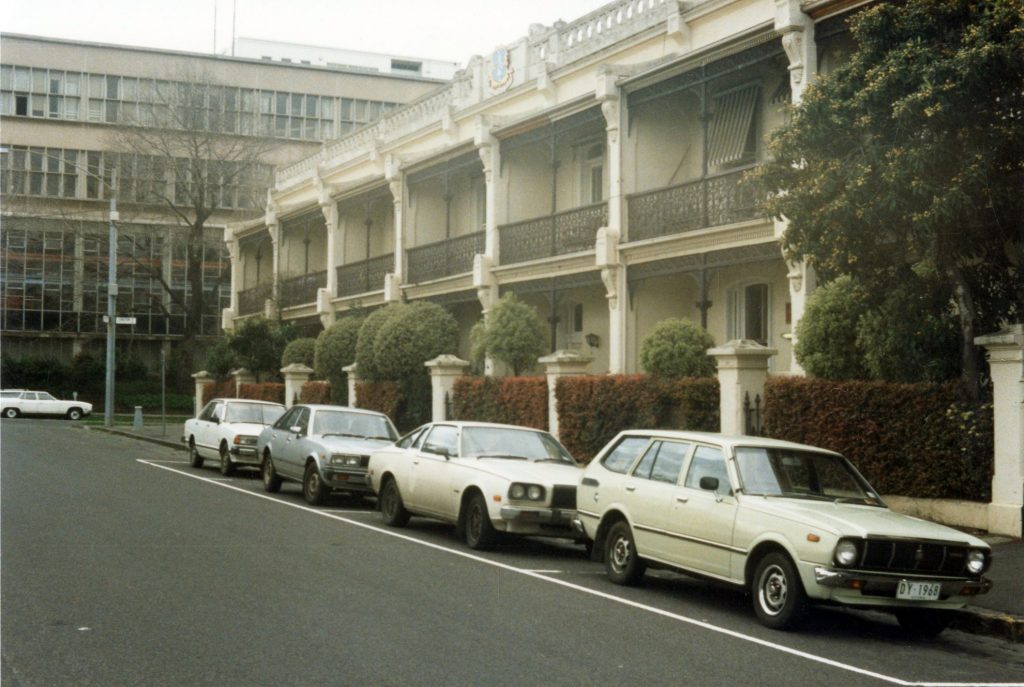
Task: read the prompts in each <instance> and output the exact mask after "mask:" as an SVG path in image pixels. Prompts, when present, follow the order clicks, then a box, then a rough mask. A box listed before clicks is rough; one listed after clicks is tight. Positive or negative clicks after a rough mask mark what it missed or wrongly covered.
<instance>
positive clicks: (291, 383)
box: [281, 363, 313, 408]
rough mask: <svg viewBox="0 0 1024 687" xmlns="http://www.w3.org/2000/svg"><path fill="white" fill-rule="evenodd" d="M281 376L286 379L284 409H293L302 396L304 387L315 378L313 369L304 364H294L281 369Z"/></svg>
mask: <svg viewBox="0 0 1024 687" xmlns="http://www.w3.org/2000/svg"><path fill="white" fill-rule="evenodd" d="M281 375H282V376H283V377H284V407H285V408H291V407H292V406H293V405H295V402H296V399H298V398H299V397H300V396H301V395H302V385H303V384H305V383H306V382H308V381H309V378H310V377H312V376H313V368H310V367H306V366H305V365H303V364H302V363H292V364H291V365H288V366H287V367H283V368H281Z"/></svg>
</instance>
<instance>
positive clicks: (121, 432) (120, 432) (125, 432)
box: [85, 426, 188, 451]
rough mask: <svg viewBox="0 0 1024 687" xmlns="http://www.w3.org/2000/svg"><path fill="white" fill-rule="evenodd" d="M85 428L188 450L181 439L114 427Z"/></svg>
mask: <svg viewBox="0 0 1024 687" xmlns="http://www.w3.org/2000/svg"><path fill="white" fill-rule="evenodd" d="M85 428H86V429H87V430H89V431H90V432H91V431H97V432H106V433H107V434H116V435H117V436H122V437H128V438H129V439H138V440H139V441H148V442H149V443H151V444H159V445H160V446H166V447H167V448H174V449H178V450H179V451H187V450H188V447H187V446H185V444H183V443H181V441H173V440H171V439H164V438H157V437H147V436H143V435H141V434H136V433H135V432H132V431H129V430H125V429H117V428H115V427H94V426H93V427H91V426H85Z"/></svg>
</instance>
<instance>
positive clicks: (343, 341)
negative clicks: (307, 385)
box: [313, 317, 365, 404]
mask: <svg viewBox="0 0 1024 687" xmlns="http://www.w3.org/2000/svg"><path fill="white" fill-rule="evenodd" d="M364 321H365V318H362V317H343V318H342V319H340V320H338V321H337V322H335V323H334V324H332V325H331V326H330V327H328V328H327V329H325V330H324V331H322V332H320V335H319V336H318V337H317V338H316V347H315V350H314V355H313V369H314V370H315V371H316V375H317V377H320V378H321V379H326V380H327V381H328V382H330V383H331V401H332V402H334V403H341V404H346V403H348V377H347V375H346V374H345V370H344V368H346V367H348V366H349V365H351V364H352V363H354V362H355V361H356V342H357V341H358V340H359V329H360V327H362V326H363V322H364Z"/></svg>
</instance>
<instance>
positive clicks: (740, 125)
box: [708, 84, 760, 167]
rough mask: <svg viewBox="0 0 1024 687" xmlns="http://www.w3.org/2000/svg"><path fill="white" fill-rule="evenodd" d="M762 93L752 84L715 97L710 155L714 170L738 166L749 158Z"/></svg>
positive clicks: (710, 162)
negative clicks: (725, 166) (756, 112)
mask: <svg viewBox="0 0 1024 687" xmlns="http://www.w3.org/2000/svg"><path fill="white" fill-rule="evenodd" d="M759 92H760V87H759V86H758V85H757V84H751V85H749V86H742V87H740V88H736V89H734V90H731V91H727V92H725V93H722V94H719V95H716V96H715V105H714V107H715V116H714V119H713V120H712V121H711V134H710V136H711V141H710V146H709V153H708V162H709V164H710V165H711V166H712V167H716V166H718V165H724V164H729V163H732V162H739V161H741V160H743V159H744V158H746V157H748V156H749V155H750V153H751V151H750V150H748V149H747V141H748V139H749V138H750V130H751V127H752V126H753V125H754V109H755V107H756V105H757V98H758V94H759Z"/></svg>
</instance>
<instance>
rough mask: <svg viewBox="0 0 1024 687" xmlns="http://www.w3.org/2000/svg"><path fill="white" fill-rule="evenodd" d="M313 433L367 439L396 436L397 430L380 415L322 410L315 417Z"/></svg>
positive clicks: (393, 437)
mask: <svg viewBox="0 0 1024 687" xmlns="http://www.w3.org/2000/svg"><path fill="white" fill-rule="evenodd" d="M312 433H313V434H336V435H338V436H343V437H344V436H350V437H362V438H365V439H388V440H390V441H393V440H394V439H395V438H396V434H395V430H394V428H393V427H392V426H391V423H390V422H388V420H387V419H386V418H384V417H382V416H380V415H369V414H367V413H350V412H346V411H344V410H321V411H319V412H317V414H316V416H315V417H314V418H313V432H312Z"/></svg>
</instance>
